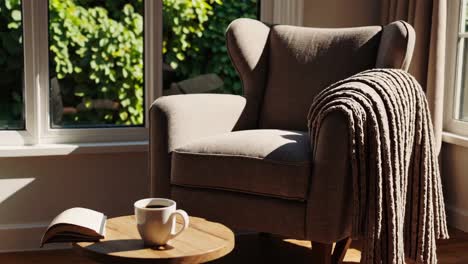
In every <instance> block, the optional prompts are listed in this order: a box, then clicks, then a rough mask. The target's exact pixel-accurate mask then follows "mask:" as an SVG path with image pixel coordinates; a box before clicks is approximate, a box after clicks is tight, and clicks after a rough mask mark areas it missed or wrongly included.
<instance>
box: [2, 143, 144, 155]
mask: <svg viewBox="0 0 468 264" xmlns="http://www.w3.org/2000/svg"><path fill="white" fill-rule="evenodd" d="M147 151H148V141H132V142H104V143H77V144H40V145H32V146H0V158H13V157H39V156H65V155H75V154H96V153H99V154H100V153H119V152H120V153H121V152H147Z"/></svg>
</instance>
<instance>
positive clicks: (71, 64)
mask: <svg viewBox="0 0 468 264" xmlns="http://www.w3.org/2000/svg"><path fill="white" fill-rule="evenodd" d="M88 2H89V1H84V0H82V1H79V0H76V1H73V0H67V1H63V0H50V1H49V5H50V6H49V10H50V12H49V16H50V24H49V25H50V26H49V27H50V28H49V32H50V51H51V55H52V60H53V63H52V65H51V70H53V72H54V73H55V75H56V77H57V78H58V79H59V80H61V84H62V85H63V84H67V83H70V84H72V85H73V86H74V88H73V89H70V90H69V91H67V90H66V89H63V90H62V93H63V94H64V96H63V97H64V98H70V97H71V98H73V97H72V96H74V99H75V100H76V101H77V102H81V103H84V105H85V106H86V107H89V108H90V109H89V110H90V111H81V112H78V113H77V114H76V115H75V116H73V117H72V120H65V122H71V123H73V124H79V123H82V122H85V123H89V122H92V123H99V124H102V123H107V124H124V125H139V124H142V123H143V118H144V116H143V115H144V114H143V113H144V111H143V90H144V88H143V17H142V15H141V14H142V10H135V8H134V7H133V6H132V5H131V4H125V5H123V6H122V5H118V1H115V2H114V1H104V2H103V3H104V4H105V3H109V4H112V5H111V6H106V5H101V6H98V5H97V6H92V5H91V6H90V5H87V3H88ZM139 2H141V0H140V1H139ZM80 4H82V5H80ZM118 7H121V8H122V9H121V11H120V12H117V11H116V10H117V8H118ZM140 7H141V5H140ZM63 86H67V85H63ZM67 92H68V93H73V95H71V94H67ZM95 99H111V100H117V101H118V102H119V105H120V108H119V110H118V112H117V111H112V110H102V109H101V110H99V111H95V110H94V109H91V105H92V104H91V100H95ZM75 105H76V103H75ZM93 110H94V111H93ZM64 117H65V118H66V116H64Z"/></svg>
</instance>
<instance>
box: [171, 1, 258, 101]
mask: <svg viewBox="0 0 468 264" xmlns="http://www.w3.org/2000/svg"><path fill="white" fill-rule="evenodd" d="M163 3H164V43H163V44H164V49H163V54H164V61H165V63H167V64H169V65H170V66H171V67H172V68H173V69H176V71H177V72H176V73H177V78H178V79H179V80H183V79H187V78H191V77H194V76H197V75H200V74H204V73H216V74H218V75H219V76H220V77H221V78H222V79H223V81H224V84H225V85H224V90H225V92H227V93H234V94H241V93H242V89H241V83H240V80H239V78H238V76H237V73H236V71H235V70H234V68H233V67H232V65H231V62H230V60H229V57H228V54H227V50H226V42H225V37H224V33H225V30H226V28H227V26H228V25H229V23H231V22H232V21H233V20H234V19H236V18H239V17H249V18H256V15H257V0H217V1H214V0H197V1H185V0H164V1H163Z"/></svg>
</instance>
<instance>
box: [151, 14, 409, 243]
mask: <svg viewBox="0 0 468 264" xmlns="http://www.w3.org/2000/svg"><path fill="white" fill-rule="evenodd" d="M226 37H227V45H228V50H229V54H230V56H231V59H232V62H233V64H234V65H235V67H236V69H237V71H238V73H239V75H240V77H241V79H242V83H243V88H244V96H243V97H241V96H234V95H215V94H197V95H177V96H167V97H162V98H159V99H158V100H156V101H155V102H154V104H153V105H152V107H151V111H150V160H149V162H150V167H151V180H152V182H151V187H152V195H153V196H158V197H172V199H175V200H176V201H177V202H178V203H179V205H180V207H182V208H184V209H186V210H187V211H188V212H189V214H193V215H196V216H202V217H206V218H209V219H212V220H216V221H220V222H222V223H224V224H226V225H228V226H230V227H233V228H240V229H244V230H255V231H259V232H265V233H274V234H279V235H284V236H287V237H293V238H297V239H307V240H311V241H313V242H318V243H316V244H317V245H318V246H317V247H314V248H325V249H331V246H330V247H328V245H331V244H332V243H333V242H335V241H340V240H341V241H347V240H346V239H347V238H348V237H349V236H350V233H351V213H352V206H351V204H352V203H351V197H352V189H351V186H352V183H351V180H352V179H351V177H350V166H349V161H348V142H347V141H348V140H347V127H346V126H347V123H346V122H345V118H344V116H339V115H329V116H328V117H327V118H326V119H325V120H324V123H323V125H322V130H321V131H320V136H319V138H318V142H314V144H316V145H317V151H316V152H315V153H311V151H310V149H311V147H310V145H311V142H310V140H309V137H308V133H307V118H306V117H307V113H308V109H309V107H310V104H311V102H312V100H313V98H314V96H315V95H317V94H318V93H319V92H320V91H321V90H322V89H324V88H325V87H327V86H328V85H330V84H332V83H334V82H336V81H339V80H342V79H344V78H346V77H349V76H351V75H353V74H355V73H358V72H360V71H363V70H366V69H371V68H376V67H377V68H399V69H407V68H408V66H409V63H410V60H411V56H412V52H413V47H414V41H415V34H414V31H413V29H412V27H411V26H410V25H408V24H407V23H404V22H401V21H398V22H394V23H391V24H389V25H387V26H384V27H381V26H370V27H356V28H343V29H321V28H306V27H293V26H284V25H276V26H268V25H265V24H263V23H261V22H259V21H256V20H251V19H238V20H236V21H234V22H233V23H232V24H231V25H230V26H229V28H228V30H227V33H226Z"/></svg>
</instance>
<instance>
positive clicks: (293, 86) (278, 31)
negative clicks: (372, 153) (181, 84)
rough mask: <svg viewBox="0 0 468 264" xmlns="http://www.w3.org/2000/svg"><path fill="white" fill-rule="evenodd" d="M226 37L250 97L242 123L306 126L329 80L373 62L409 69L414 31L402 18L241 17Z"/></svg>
mask: <svg viewBox="0 0 468 264" xmlns="http://www.w3.org/2000/svg"><path fill="white" fill-rule="evenodd" d="M226 38H227V46H228V52H229V54H230V56H231V60H232V62H233V64H234V66H235V67H236V69H237V71H238V73H239V75H240V78H241V80H242V84H243V89H244V96H245V97H246V99H247V105H246V109H245V111H244V114H243V117H242V119H241V121H240V124H238V126H239V127H242V129H250V128H278V129H289V130H299V131H305V130H307V112H308V110H309V107H310V105H311V103H312V100H313V99H314V97H315V96H316V95H317V94H318V93H319V92H320V91H321V90H322V89H324V88H326V87H327V86H328V85H330V84H332V83H334V82H336V81H339V80H342V79H344V78H347V77H349V76H351V75H353V74H355V73H358V72H361V71H363V70H367V69H372V68H398V69H404V70H407V69H408V67H409V64H410V61H411V56H412V53H413V48H414V42H415V33H414V30H413V28H412V27H411V26H410V25H409V24H407V23H405V22H403V21H397V22H393V23H391V24H389V25H387V26H384V27H381V26H369V27H355V28H341V29H323V28H307V27H294V26H285V25H273V26H269V25H266V24H264V23H262V22H260V21H257V20H252V19H244V18H242V19H237V20H235V21H234V22H232V23H231V25H230V26H229V28H228V30H227V32H226Z"/></svg>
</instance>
